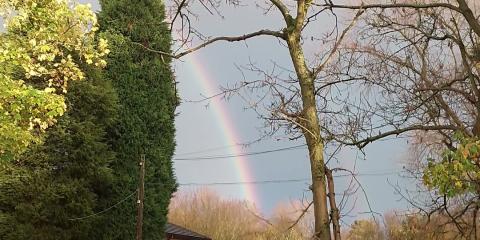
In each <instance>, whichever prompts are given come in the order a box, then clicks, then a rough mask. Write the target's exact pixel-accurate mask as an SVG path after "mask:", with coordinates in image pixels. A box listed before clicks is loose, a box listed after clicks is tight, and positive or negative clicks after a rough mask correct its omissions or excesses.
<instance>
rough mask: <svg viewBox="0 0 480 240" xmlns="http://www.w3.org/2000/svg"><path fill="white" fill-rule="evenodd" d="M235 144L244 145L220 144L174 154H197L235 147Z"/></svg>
mask: <svg viewBox="0 0 480 240" xmlns="http://www.w3.org/2000/svg"><path fill="white" fill-rule="evenodd" d="M236 146H244V145H243V144H239V143H238V144H232V145H225V146H220V147H212V148H207V149H203V150H198V151H192V152H184V153H178V154H175V156H184V155H192V154H197V153H206V152H213V151H217V150H222V149H227V148H232V147H236Z"/></svg>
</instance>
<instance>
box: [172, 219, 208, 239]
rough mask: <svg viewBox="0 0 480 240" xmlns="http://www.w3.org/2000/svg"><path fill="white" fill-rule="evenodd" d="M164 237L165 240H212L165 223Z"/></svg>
mask: <svg viewBox="0 0 480 240" xmlns="http://www.w3.org/2000/svg"><path fill="white" fill-rule="evenodd" d="M165 235H166V238H167V240H212V239H211V238H209V237H206V236H203V235H201V234H198V233H196V232H193V231H190V230H188V229H186V228H183V227H180V226H178V225H175V224H172V223H167V226H166V229H165Z"/></svg>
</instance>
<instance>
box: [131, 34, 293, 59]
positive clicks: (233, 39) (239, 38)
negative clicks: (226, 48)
mask: <svg viewBox="0 0 480 240" xmlns="http://www.w3.org/2000/svg"><path fill="white" fill-rule="evenodd" d="M258 36H273V37H277V38H281V39H285V36H284V34H283V33H282V32H279V31H272V30H268V29H264V30H259V31H256V32H252V33H249V34H244V35H241V36H233V37H215V38H212V39H210V40H208V41H206V42H204V43H202V44H200V45H198V46H196V47H193V48H190V49H187V50H185V51H183V52H180V53H178V54H171V53H167V52H164V51H160V50H155V49H151V48H149V47H148V46H145V45H144V44H141V43H138V42H132V44H135V45H138V46H141V47H143V48H144V49H145V50H147V51H149V52H153V53H157V54H160V55H163V56H167V57H171V58H175V59H178V58H181V57H183V56H185V55H187V54H190V53H192V52H195V51H197V50H199V49H202V48H204V47H206V46H208V45H211V44H213V43H216V42H220V41H225V42H239V41H245V40H247V39H250V38H254V37H258Z"/></svg>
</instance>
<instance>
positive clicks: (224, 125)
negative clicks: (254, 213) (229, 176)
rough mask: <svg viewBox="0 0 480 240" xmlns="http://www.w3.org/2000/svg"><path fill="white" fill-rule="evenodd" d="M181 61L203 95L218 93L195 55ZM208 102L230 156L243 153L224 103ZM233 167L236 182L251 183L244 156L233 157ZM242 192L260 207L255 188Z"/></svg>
mask: <svg viewBox="0 0 480 240" xmlns="http://www.w3.org/2000/svg"><path fill="white" fill-rule="evenodd" d="M182 61H184V64H185V65H186V66H187V68H188V70H189V71H191V73H193V75H194V76H196V77H195V81H197V82H198V83H199V84H200V86H201V88H202V90H203V93H205V95H206V96H213V95H214V94H215V93H216V92H218V86H217V85H216V84H217V82H216V81H215V80H213V78H212V77H211V76H210V74H209V72H208V69H207V66H205V65H204V64H202V63H201V61H200V60H199V58H198V56H197V54H196V53H192V54H188V55H187V56H185V57H184V58H182ZM210 101H211V102H210V106H211V108H212V110H213V113H214V115H215V119H217V121H218V126H219V127H220V129H221V132H222V133H223V138H224V141H225V143H226V145H231V146H233V147H232V148H231V150H230V154H232V155H239V154H241V153H242V152H243V151H242V149H241V147H240V145H239V144H238V143H239V142H240V138H239V137H238V134H237V130H236V129H235V125H234V121H232V119H231V118H230V114H229V111H228V109H227V108H226V106H225V103H224V102H223V101H222V99H221V98H220V97H214V98H212V99H210ZM234 165H235V170H236V172H237V181H240V182H251V181H253V180H254V178H253V176H252V174H251V171H250V167H249V165H248V161H247V158H246V157H245V156H238V157H235V158H234ZM242 191H243V197H244V198H245V199H246V200H247V201H248V202H250V203H252V204H254V206H255V207H257V208H259V207H260V206H259V205H260V201H259V199H258V198H257V194H256V190H255V186H254V185H253V184H248V183H245V184H242Z"/></svg>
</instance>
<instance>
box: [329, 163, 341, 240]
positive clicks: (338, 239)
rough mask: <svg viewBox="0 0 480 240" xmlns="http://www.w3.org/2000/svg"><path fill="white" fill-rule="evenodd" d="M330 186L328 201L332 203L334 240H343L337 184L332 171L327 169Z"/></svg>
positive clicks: (331, 216)
mask: <svg viewBox="0 0 480 240" xmlns="http://www.w3.org/2000/svg"><path fill="white" fill-rule="evenodd" d="M325 174H326V177H327V184H328V200H329V203H330V219H331V220H332V225H333V239H335V240H342V236H341V234H340V211H339V210H338V208H337V202H336V200H335V184H334V182H333V174H332V171H331V170H330V169H328V168H326V169H325Z"/></svg>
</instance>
